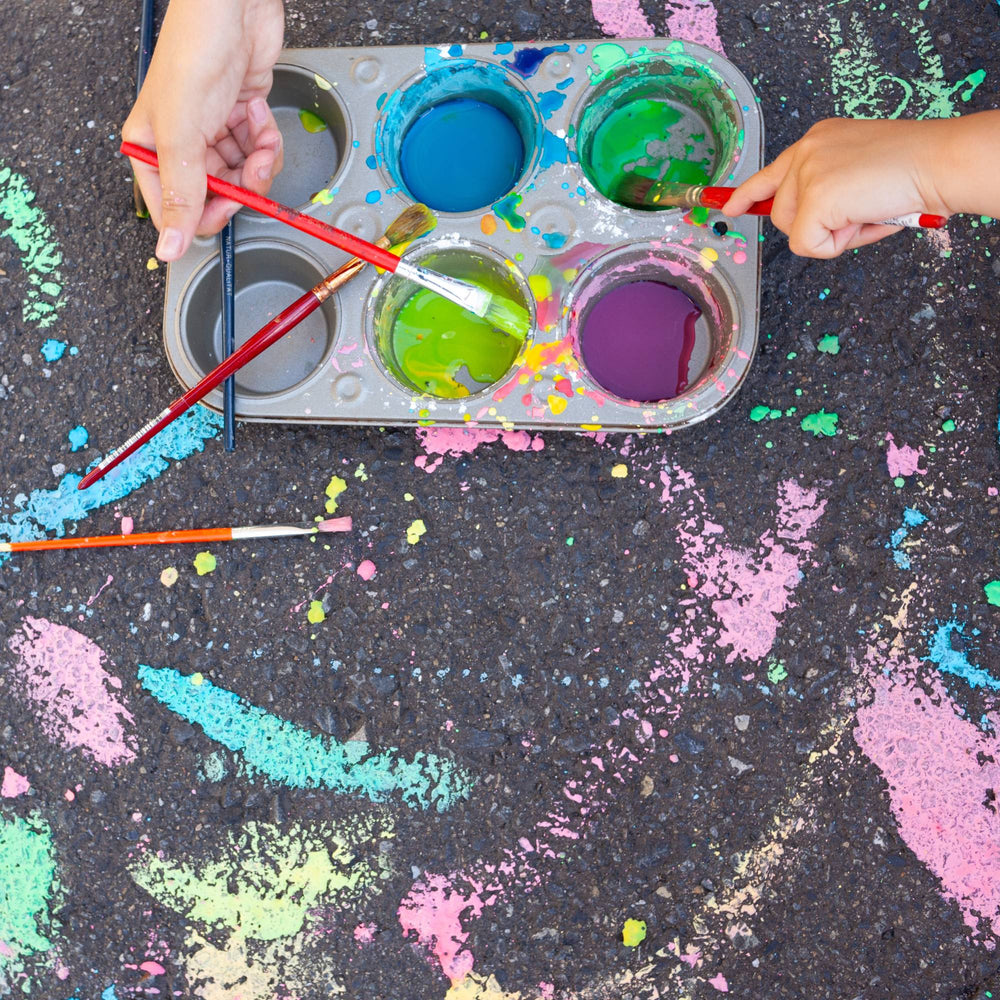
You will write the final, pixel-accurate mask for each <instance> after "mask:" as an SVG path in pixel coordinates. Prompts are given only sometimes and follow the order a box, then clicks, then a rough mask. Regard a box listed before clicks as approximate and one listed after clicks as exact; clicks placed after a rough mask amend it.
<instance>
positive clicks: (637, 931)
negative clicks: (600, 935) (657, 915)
mask: <svg viewBox="0 0 1000 1000" xmlns="http://www.w3.org/2000/svg"><path fill="white" fill-rule="evenodd" d="M645 940H646V921H645V920H633V919H631V917H630V918H629V919H628V920H626V921H625V926H624V927H623V928H622V943H623V944H624V945H625V947H626V948H638V947H639V945H640V944H642V942H643V941H645Z"/></svg>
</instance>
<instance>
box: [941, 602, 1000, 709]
mask: <svg viewBox="0 0 1000 1000" xmlns="http://www.w3.org/2000/svg"><path fill="white" fill-rule="evenodd" d="M964 628H965V625H964V624H962V622H960V621H958V620H957V619H955V618H952V619H950V620H949V621H947V622H945V623H944V624H943V625H940V626H939V627H938V629H937V631H936V632H935V633H934V635H933V636H932V637H931V642H930V648H929V650H928V653H927V656H926V657H924V659H926V660H930V662H931V663H936V664H937V666H938V669H939V670H941V671H943V672H944V673H946V674H953V675H954V676H955V677H961V678H962V680H964V681H965V682H966V683H967V684H968V685H969V686H970V687H973V688H977V687H986V688H990V689H991V690H993V691H1000V680H997V678H995V677H994V676H993V675H992V674H989V673H987V672H986V671H985V670H983V668H982V667H978V666H976V665H975V664H973V663H970V662H969V658H968V656H966V655H965V653H964V652H962V651H961V650H958V649H952V646H951V635H952V633H953V632H957V633H958V634H959V635H961V634H962V630H963V629H964Z"/></svg>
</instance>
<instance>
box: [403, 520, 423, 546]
mask: <svg viewBox="0 0 1000 1000" xmlns="http://www.w3.org/2000/svg"><path fill="white" fill-rule="evenodd" d="M426 534H427V525H426V524H424V522H423V521H422V520H421V519H420V518H419V517H418V518H417V519H416V520H415V521H414V522H413V524H411V525H410V526H409V527H408V528H407V529H406V540H407V541H408V542H409V543H410V544H411V545H416V544H417V542H419V541H420V539H421V538H423V536H424V535H426Z"/></svg>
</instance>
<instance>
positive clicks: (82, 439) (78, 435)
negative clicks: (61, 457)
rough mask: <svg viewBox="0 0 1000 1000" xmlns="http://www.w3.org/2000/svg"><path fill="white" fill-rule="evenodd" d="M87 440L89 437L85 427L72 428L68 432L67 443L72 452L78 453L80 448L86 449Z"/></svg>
mask: <svg viewBox="0 0 1000 1000" xmlns="http://www.w3.org/2000/svg"><path fill="white" fill-rule="evenodd" d="M89 440H90V435H89V434H88V433H87V428H86V427H82V426H78V427H74V428H73V429H72V430H71V431H70V432H69V443H70V448H71V450H72V451H80V449H81V448H86V447H87V442H88V441H89Z"/></svg>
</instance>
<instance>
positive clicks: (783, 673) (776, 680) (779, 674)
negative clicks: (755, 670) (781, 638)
mask: <svg viewBox="0 0 1000 1000" xmlns="http://www.w3.org/2000/svg"><path fill="white" fill-rule="evenodd" d="M787 676H788V671H787V670H786V669H785V665H784V663H782V662H781V660H772V661H771V662H770V663H769V664H768V665H767V679H768V680H769V681H770V682H771V683H772V684H780V683H781V682H782V681H783V680H784V679H785V678H786V677H787Z"/></svg>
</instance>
